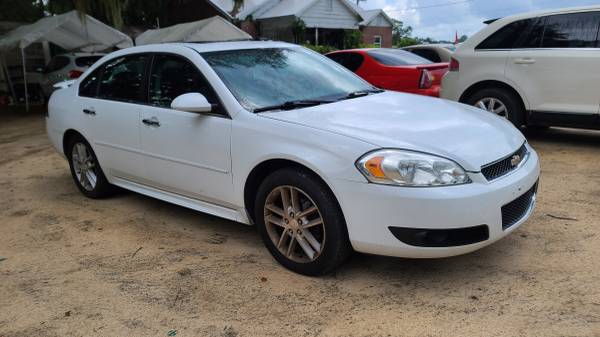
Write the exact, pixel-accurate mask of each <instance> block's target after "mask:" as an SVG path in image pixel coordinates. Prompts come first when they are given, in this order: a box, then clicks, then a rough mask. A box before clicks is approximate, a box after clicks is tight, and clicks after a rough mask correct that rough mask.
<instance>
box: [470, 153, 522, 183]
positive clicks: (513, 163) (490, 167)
mask: <svg viewBox="0 0 600 337" xmlns="http://www.w3.org/2000/svg"><path fill="white" fill-rule="evenodd" d="M526 155H527V147H526V146H525V144H523V146H521V147H520V148H519V149H518V150H517V151H515V152H514V153H511V154H510V155H508V156H507V157H505V158H502V159H500V160H497V161H495V162H493V163H490V164H486V165H483V166H482V167H481V173H482V174H483V175H484V177H485V178H486V179H487V180H488V181H490V180H494V179H496V178H500V177H502V176H503V175H506V174H508V173H509V172H511V171H513V170H514V169H516V168H517V167H518V166H519V163H520V162H521V161H522V160H524V159H525V156H526ZM517 156H518V160H517Z"/></svg>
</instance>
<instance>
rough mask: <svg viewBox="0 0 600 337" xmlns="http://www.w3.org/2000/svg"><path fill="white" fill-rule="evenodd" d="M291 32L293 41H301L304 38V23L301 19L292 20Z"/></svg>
mask: <svg viewBox="0 0 600 337" xmlns="http://www.w3.org/2000/svg"><path fill="white" fill-rule="evenodd" d="M291 28H292V34H294V42H295V43H302V42H303V41H302V40H304V35H305V33H306V24H305V23H304V21H302V19H300V18H296V19H295V20H294V22H292V27H291Z"/></svg>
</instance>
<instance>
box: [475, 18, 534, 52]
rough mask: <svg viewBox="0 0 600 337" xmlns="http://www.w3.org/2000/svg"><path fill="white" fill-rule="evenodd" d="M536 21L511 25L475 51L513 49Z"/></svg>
mask: <svg viewBox="0 0 600 337" xmlns="http://www.w3.org/2000/svg"><path fill="white" fill-rule="evenodd" d="M534 20H535V19H525V20H519V21H515V22H512V23H509V24H508V25H506V26H504V27H502V28H500V29H499V30H497V31H496V32H495V33H494V34H492V35H490V36H489V37H488V38H487V39H485V40H483V41H482V42H481V43H480V44H479V45H478V46H477V47H475V49H476V50H481V49H511V48H512V47H513V46H514V45H515V44H516V42H517V40H519V38H520V37H521V35H522V34H523V32H524V31H526V29H527V27H529V25H530V24H531V23H532V22H533V21H534Z"/></svg>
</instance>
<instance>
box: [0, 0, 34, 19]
mask: <svg viewBox="0 0 600 337" xmlns="http://www.w3.org/2000/svg"><path fill="white" fill-rule="evenodd" d="M43 17H44V3H43V1H41V0H35V1H33V0H29V1H27V0H1V1H0V21H15V22H35V21H37V20H39V19H41V18H43Z"/></svg>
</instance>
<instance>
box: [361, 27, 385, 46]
mask: <svg viewBox="0 0 600 337" xmlns="http://www.w3.org/2000/svg"><path fill="white" fill-rule="evenodd" d="M361 31H362V36H363V43H364V44H367V45H372V44H373V43H374V41H375V36H376V35H379V36H381V39H382V44H381V47H383V48H391V47H392V27H369V26H367V27H363V28H362V30H361Z"/></svg>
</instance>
